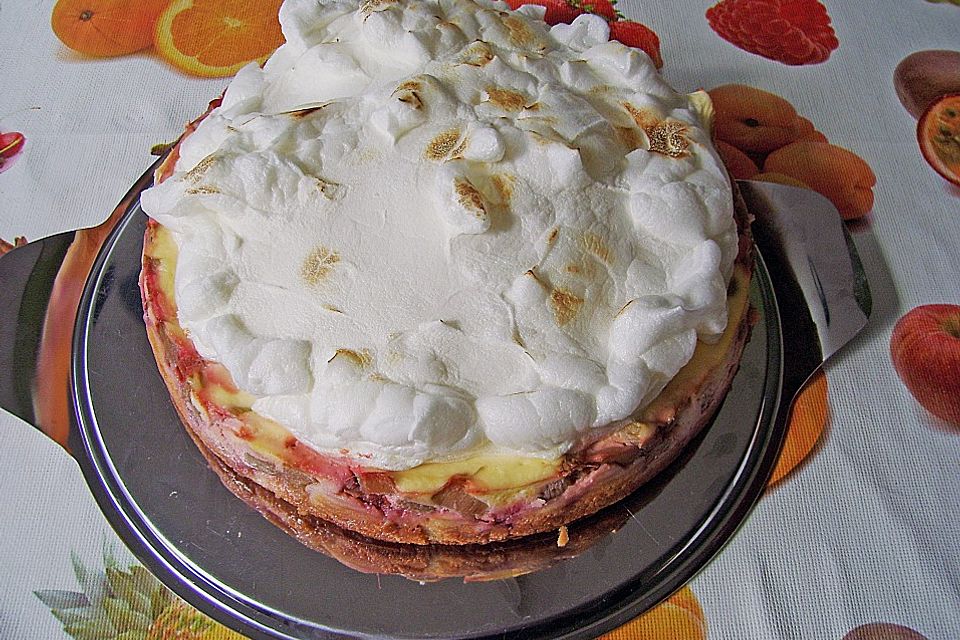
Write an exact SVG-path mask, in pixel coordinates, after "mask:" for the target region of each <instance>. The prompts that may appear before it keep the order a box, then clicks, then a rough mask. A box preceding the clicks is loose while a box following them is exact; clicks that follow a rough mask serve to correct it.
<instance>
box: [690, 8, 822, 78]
mask: <svg viewBox="0 0 960 640" xmlns="http://www.w3.org/2000/svg"><path fill="white" fill-rule="evenodd" d="M707 22H709V23H710V27H711V28H712V29H713V30H714V31H716V32H717V35H719V36H720V37H721V38H723V39H724V40H726V41H727V42H730V43H731V44H733V45H734V46H735V47H738V48H740V49H743V50H744V51H749V52H750V53H755V54H757V55H759V56H763V57H764V58H768V59H770V60H775V61H777V62H782V63H783V64H788V65H802V64H817V63H820V62H823V61H825V60H826V59H827V58H829V57H830V53H831V52H832V51H833V50H834V49H836V48H837V47H838V46H840V42H839V41H838V40H837V36H836V34H835V33H834V31H833V27H832V26H831V24H830V16H829V15H828V14H827V8H826V7H824V6H823V4H821V3H820V2H819V0H721V2H718V3H717V4H716V5H714V6H713V7H711V8H709V9H707Z"/></svg>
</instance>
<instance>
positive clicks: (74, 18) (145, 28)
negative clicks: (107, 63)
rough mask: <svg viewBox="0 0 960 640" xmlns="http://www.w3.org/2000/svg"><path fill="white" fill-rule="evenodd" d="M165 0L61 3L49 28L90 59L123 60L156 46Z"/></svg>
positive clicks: (58, 4) (71, 1)
mask: <svg viewBox="0 0 960 640" xmlns="http://www.w3.org/2000/svg"><path fill="white" fill-rule="evenodd" d="M166 4H167V3H166V0H59V2H57V4H56V5H55V6H54V7H53V12H52V13H51V14H50V26H51V27H52V28H53V33H54V34H55V35H56V36H57V38H59V39H60V41H61V42H62V43H63V44H65V45H67V46H68V47H70V48H71V49H73V50H74V51H77V52H79V53H83V54H86V55H88V56H96V57H110V56H122V55H124V54H127V53H133V52H134V51H139V50H141V49H146V48H147V47H149V46H150V45H151V44H153V25H154V24H155V23H156V21H157V16H159V15H160V12H161V11H163V8H164V7H165V6H166Z"/></svg>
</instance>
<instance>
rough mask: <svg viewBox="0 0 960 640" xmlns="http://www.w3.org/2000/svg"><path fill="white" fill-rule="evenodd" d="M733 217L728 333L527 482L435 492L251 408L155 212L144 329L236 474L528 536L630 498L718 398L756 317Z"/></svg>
mask: <svg viewBox="0 0 960 640" xmlns="http://www.w3.org/2000/svg"><path fill="white" fill-rule="evenodd" d="M737 219H738V225H739V226H740V227H741V248H740V254H739V255H738V258H737V262H736V269H735V273H734V277H733V278H732V280H731V286H730V296H729V308H730V318H731V321H730V324H729V326H728V329H727V331H726V332H725V333H724V335H723V337H722V338H721V340H720V341H719V342H718V343H717V344H715V345H706V344H701V345H699V353H697V354H695V356H694V358H693V359H692V360H691V362H690V363H689V364H688V365H687V366H686V367H684V369H682V370H681V372H680V373H679V374H678V375H677V377H676V378H675V379H674V380H673V381H672V382H671V383H670V384H669V385H668V386H667V387H666V388H665V389H664V391H663V392H662V393H661V394H660V396H658V398H657V399H655V400H654V401H653V402H652V403H650V404H649V405H648V406H647V407H644V408H643V409H642V410H640V411H639V412H637V414H636V415H635V416H632V417H631V419H630V420H628V421H626V422H625V424H624V425H622V426H620V427H619V428H613V429H611V430H608V431H607V432H606V433H605V434H603V435H602V436H600V437H595V438H593V439H590V440H585V441H583V442H581V443H579V444H578V445H577V446H576V447H574V448H573V449H571V451H569V452H568V453H567V454H565V455H564V456H563V457H562V458H560V459H558V460H556V461H553V462H552V463H551V464H543V460H542V459H539V458H535V459H533V462H534V465H535V467H536V468H537V469H543V470H544V473H545V475H543V477H536V475H537V474H534V479H533V481H531V482H528V483H527V484H525V485H522V486H515V487H506V488H503V487H500V488H498V491H496V492H491V491H490V490H489V488H488V487H485V486H483V485H482V484H480V483H477V482H475V481H474V479H473V478H471V477H470V476H469V475H461V474H454V475H451V476H449V477H447V478H445V479H443V481H442V485H441V486H440V489H439V490H435V491H433V492H432V493H430V494H428V495H424V494H422V493H419V492H407V493H404V492H402V491H399V490H398V489H397V483H396V481H395V480H394V477H395V476H396V475H398V472H392V471H387V470H382V469H376V468H365V467H363V466H360V465H357V464H356V462H355V461H353V460H351V459H349V458H346V457H339V458H338V457H335V456H329V455H324V454H321V453H319V452H316V451H314V450H312V449H311V448H310V447H309V446H308V445H305V444H303V443H302V442H300V441H299V440H298V439H297V438H296V437H295V436H294V435H293V434H291V433H290V432H289V431H287V430H286V429H284V428H283V427H282V426H281V425H279V424H277V423H275V422H273V421H271V420H269V419H266V418H263V417H262V416H259V415H257V414H256V413H255V412H254V411H252V410H250V409H249V406H245V405H249V404H250V403H249V400H247V401H244V398H243V396H244V394H243V393H242V392H241V391H239V390H238V389H237V388H236V386H235V385H234V384H233V382H232V380H231V379H230V375H229V373H228V372H227V371H226V370H225V369H224V368H223V367H222V366H221V365H219V364H217V363H213V362H210V361H207V360H204V359H203V358H202V357H200V356H199V354H198V353H197V352H196V350H195V348H194V347H193V345H192V344H191V342H190V340H189V338H188V336H187V335H186V334H185V333H184V332H183V330H182V328H181V327H180V326H179V325H178V324H177V320H176V303H175V301H174V298H173V296H172V278H173V273H174V271H175V269H176V257H175V248H174V247H173V246H172V243H171V242H170V241H169V238H167V239H164V231H163V228H162V227H161V226H160V225H158V224H156V223H155V222H153V221H151V222H150V225H149V228H148V230H147V234H146V237H145V244H144V265H143V271H142V275H141V289H142V292H143V298H144V308H145V310H146V314H145V319H146V327H147V334H148V337H149V338H150V343H151V346H152V347H153V350H154V353H155V355H156V357H157V362H158V363H159V364H160V371H161V374H162V375H163V378H164V381H165V382H166V384H167V387H168V389H169V390H170V393H171V397H172V399H173V401H174V405H175V407H176V409H177V411H178V413H179V415H180V417H181V419H182V421H183V422H184V424H185V425H186V426H187V428H188V429H190V431H191V432H192V433H193V434H194V436H195V437H196V438H198V439H199V440H200V441H201V442H202V443H203V445H204V447H205V448H206V449H207V450H208V451H209V452H210V453H211V454H212V455H215V456H216V457H217V458H218V459H219V460H220V461H221V462H222V463H223V464H224V465H225V466H227V467H229V468H230V469H232V470H233V472H234V473H236V474H237V475H238V476H240V477H243V478H246V479H249V480H251V481H253V482H255V483H256V484H258V485H260V486H262V487H263V488H264V489H266V490H267V491H270V492H271V493H272V494H273V495H275V496H277V497H278V498H279V499H281V500H283V501H284V502H286V503H289V504H291V505H294V506H295V508H296V509H297V510H298V511H299V512H300V513H302V514H305V515H311V516H315V517H318V518H321V519H323V520H327V521H330V522H333V523H335V524H337V525H339V526H341V527H343V528H345V529H349V530H352V531H357V532H359V533H362V534H363V535H366V536H370V537H373V538H377V539H381V540H389V541H394V542H405V543H416V544H429V543H441V544H469V543H484V542H491V541H495V540H504V539H508V538H514V537H520V536H526V535H530V534H533V533H538V532H543V531H548V530H550V529H554V528H557V527H559V526H561V525H563V524H566V523H569V522H571V521H573V520H576V519H578V518H581V517H583V516H586V515H589V514H592V513H594V512H596V511H598V510H599V509H601V508H602V507H604V506H606V505H608V504H612V503H613V502H616V501H617V500H620V499H622V498H623V497H625V496H627V495H628V494H630V493H631V492H632V491H634V490H635V489H636V488H638V487H639V486H641V485H642V484H643V483H645V482H646V481H647V480H649V479H650V478H652V477H653V476H654V475H656V474H657V473H659V472H660V471H661V470H662V469H663V468H664V467H666V466H667V465H668V464H669V463H670V462H671V461H672V460H673V459H674V458H675V457H676V456H677V455H678V454H679V453H680V451H681V450H682V449H683V447H684V446H685V445H686V444H687V443H688V442H689V441H690V440H691V439H692V438H693V437H695V435H696V434H697V433H699V431H700V430H701V429H702V428H703V427H704V426H705V425H706V424H707V423H708V422H709V420H710V419H711V418H712V416H713V415H714V413H715V411H716V410H717V409H718V408H719V406H720V404H721V403H722V401H723V398H724V397H725V395H726V391H727V389H728V388H729V385H730V383H731V381H732V379H733V376H734V374H735V373H736V370H737V367H738V365H739V360H740V356H741V354H742V351H743V348H744V346H745V344H746V342H747V341H748V339H749V333H750V328H751V326H752V324H753V322H754V314H753V312H752V309H751V308H750V306H749V298H748V290H749V283H750V278H751V274H752V265H753V253H752V252H753V247H752V243H751V241H750V236H749V227H748V222H747V214H746V212H745V211H744V209H743V207H742V203H741V204H740V205H739V206H738V216H737ZM502 464H503V465H504V466H506V467H509V466H512V465H515V464H517V459H516V458H510V457H506V458H504V459H503V461H502ZM399 473H400V474H402V473H404V472H399ZM506 474H507V476H509V471H507V472H506ZM526 479H529V478H526Z"/></svg>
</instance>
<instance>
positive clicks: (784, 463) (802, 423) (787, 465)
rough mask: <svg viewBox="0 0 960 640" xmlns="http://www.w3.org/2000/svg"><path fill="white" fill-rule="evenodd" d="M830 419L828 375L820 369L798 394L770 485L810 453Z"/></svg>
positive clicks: (780, 478)
mask: <svg viewBox="0 0 960 640" xmlns="http://www.w3.org/2000/svg"><path fill="white" fill-rule="evenodd" d="M829 419H830V406H829V403H828V398H827V376H826V375H824V373H823V371H818V372H817V373H816V375H814V376H813V377H812V378H811V379H810V381H809V382H807V384H806V386H805V387H804V388H803V389H802V390H801V391H800V395H798V396H797V401H796V402H795V403H794V405H793V413H792V414H791V415H790V426H789V431H787V440H786V442H784V443H783V451H781V452H780V458H779V459H778V460H777V466H776V467H775V468H774V469H773V475H771V476H770V480H769V482H767V486H768V487H769V486H772V485H774V484H776V483H777V482H780V480H782V479H783V478H784V477H785V476H786V475H787V474H789V473H790V472H791V471H793V470H794V469H795V468H796V467H797V465H799V464H800V463H801V462H803V459H804V458H806V457H807V456H808V455H810V452H811V451H812V450H813V447H814V446H815V445H816V444H817V441H818V440H819V439H820V436H821V435H822V434H823V430H824V429H825V428H826V426H827V422H828V421H829Z"/></svg>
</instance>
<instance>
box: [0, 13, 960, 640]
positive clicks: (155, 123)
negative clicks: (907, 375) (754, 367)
mask: <svg viewBox="0 0 960 640" xmlns="http://www.w3.org/2000/svg"><path fill="white" fill-rule="evenodd" d="M711 4H713V2H709V1H706V0H683V2H678V1H669V0H643V1H642V2H641V1H638V0H622V1H621V2H620V4H619V5H618V6H619V8H620V10H621V11H623V12H624V13H625V14H626V15H627V16H628V17H632V18H636V19H639V20H642V21H644V22H646V23H647V24H649V25H651V26H652V27H654V28H655V29H656V30H657V31H658V32H659V33H660V35H661V38H662V40H663V57H664V59H665V60H666V66H665V67H664V69H663V73H664V74H665V75H666V77H667V78H668V79H669V80H670V81H671V82H672V83H673V84H674V85H675V86H676V87H677V88H679V89H682V90H694V89H697V88H710V87H713V86H716V85H719V84H723V83H728V82H739V83H745V84H751V85H755V86H758V87H761V88H764V89H767V90H769V91H773V92H775V93H777V94H779V95H782V96H784V97H785V98H787V99H788V100H789V101H790V102H792V103H793V104H794V105H795V106H796V108H797V110H798V111H799V112H800V113H801V114H802V115H804V116H806V117H807V118H809V119H810V120H812V121H813V122H814V123H815V124H816V125H817V128H818V129H820V130H821V131H823V132H824V133H825V134H826V135H827V136H828V138H829V139H830V141H831V142H832V143H834V144H837V145H840V146H844V147H847V148H849V149H851V150H853V151H855V152H856V153H858V154H859V155H861V156H862V157H863V158H864V159H866V160H867V161H868V163H869V164H870V165H871V166H872V167H873V169H874V171H875V172H876V175H877V179H878V183H877V187H876V190H875V193H876V205H875V208H874V211H873V214H872V215H871V217H870V219H869V224H867V225H860V226H858V227H857V228H856V230H855V233H854V237H855V240H856V244H857V247H858V248H859V250H860V253H861V256H862V258H863V261H864V266H865V268H866V271H867V274H868V276H869V279H870V284H871V287H872V290H873V296H874V315H873V319H872V321H871V323H870V325H869V327H868V328H867V329H866V330H865V331H864V333H863V335H861V336H860V337H859V338H858V339H857V340H855V342H854V343H853V344H851V345H850V346H849V347H848V348H846V349H845V350H843V351H842V352H841V353H840V354H839V355H838V356H837V357H836V358H835V359H834V360H832V361H831V362H830V364H829V366H828V379H829V385H830V398H831V410H832V422H831V426H830V429H829V432H828V433H827V434H826V435H825V436H824V440H823V442H822V443H821V445H820V447H819V450H818V451H817V453H816V455H815V456H814V457H813V458H812V459H811V461H810V462H809V464H807V465H806V466H804V467H803V468H802V469H800V470H799V471H798V472H797V473H795V474H794V476H793V477H791V478H790V479H789V480H788V481H786V482H784V483H782V485H781V486H779V487H778V488H776V489H774V490H772V491H770V492H769V493H768V495H767V496H766V497H764V499H763V500H762V501H761V503H760V504H759V506H758V508H757V509H756V510H755V511H754V513H753V515H752V516H751V517H750V518H749V520H748V522H747V523H746V524H745V526H744V527H743V529H742V530H741V532H740V533H739V534H738V535H737V536H736V537H735V538H734V540H733V541H732V542H731V543H730V545H729V546H728V547H727V548H726V549H725V550H724V551H723V553H722V554H721V555H720V556H719V557H718V558H717V559H716V560H715V561H714V562H713V563H712V564H710V565H709V566H708V567H707V568H706V569H705V570H704V571H703V572H702V573H701V574H700V575H699V576H698V577H697V578H696V579H695V580H694V581H693V583H692V588H693V591H694V593H695V594H696V596H697V598H698V599H699V601H700V603H701V604H702V606H703V608H704V611H705V617H706V620H707V624H708V628H709V637H710V638H719V639H728V638H729V639H740V638H769V639H784V638H828V639H836V640H840V639H841V638H842V637H843V635H844V634H845V633H847V632H848V631H849V630H850V629H852V628H854V627H856V626H857V625H859V624H863V623H866V622H877V621H884V622H894V623H898V624H903V625H906V626H909V627H911V628H913V629H916V630H917V631H919V632H921V633H923V634H924V635H926V636H927V637H928V638H930V639H931V640H949V639H952V638H957V637H960V430H958V429H955V428H951V427H949V426H947V425H945V424H943V423H940V422H938V421H937V420H935V419H934V418H932V417H930V416H929V414H927V413H926V412H925V411H924V410H923V409H922V408H920V406H919V405H918V404H917V403H916V402H915V401H914V400H913V399H912V397H911V396H910V395H909V394H908V392H907V391H906V389H905V388H904V387H903V386H902V384H901V383H900V382H899V380H898V379H897V377H896V374H895V373H894V370H893V368H892V366H891V363H890V358H889V350H888V349H889V348H888V345H889V338H890V332H891V330H892V327H893V324H894V322H895V321H896V320H897V318H898V317H900V315H902V314H903V313H905V312H906V311H907V310H909V309H910V308H912V307H914V306H916V305H919V304H924V303H933V302H951V303H955V304H956V303H960V276H958V265H960V258H958V254H960V190H958V189H956V188H953V187H951V186H949V185H948V184H947V183H946V182H945V181H944V180H943V179H941V178H940V177H939V176H937V175H936V174H935V173H934V172H933V171H932V170H930V168H929V167H928V166H927V165H926V164H925V163H924V161H923V160H922V158H921V156H920V153H919V151H918V148H917V144H916V139H915V133H914V131H915V122H914V120H913V118H912V117H911V116H910V115H909V114H908V113H907V112H906V111H905V110H904V109H903V108H902V107H901V105H900V104H899V102H898V101H897V97H896V95H895V94H894V91H893V86H892V74H893V69H894V67H895V66H896V64H897V63H898V62H899V61H900V60H901V59H902V58H903V57H905V56H906V55H907V54H909V53H911V52H913V51H916V50H918V49H936V48H943V49H958V48H960V7H955V6H953V5H950V4H931V3H928V2H925V1H924V0H883V1H881V0H826V1H825V4H826V5H827V7H828V9H829V11H830V14H831V16H832V18H833V23H834V27H835V29H836V32H837V36H838V38H839V40H840V49H839V50H838V51H836V52H834V54H833V56H832V57H831V59H830V60H829V61H827V62H826V63H823V64H820V65H815V66H808V67H787V66H784V65H782V64H779V63H776V62H772V61H768V60H765V59H763V58H760V57H758V56H755V55H751V54H748V53H746V52H743V51H741V50H739V49H736V48H734V47H733V46H731V45H730V44H729V43H727V42H725V41H723V40H721V39H720V38H718V37H717V36H716V34H715V33H713V32H712V31H711V30H710V28H709V26H708V24H707V22H706V20H705V19H704V12H705V10H706V9H707V8H708V7H709V6H710V5H711ZM52 5H53V1H52V0H16V1H12V0H7V1H5V2H3V3H2V7H0V60H2V61H3V62H2V66H0V82H2V85H0V86H2V88H0V130H2V131H10V130H16V131H22V132H24V133H25V134H26V136H27V143H26V144H27V146H26V149H25V152H24V153H23V155H22V157H21V158H20V159H19V161H18V163H17V164H16V165H15V166H14V167H12V168H11V169H10V170H8V171H7V172H5V173H3V174H2V175H0V236H2V237H4V238H7V239H12V237H13V236H15V235H21V234H22V235H26V236H27V237H28V238H30V239H36V238H40V237H43V236H46V235H49V234H53V233H57V232H59V231H63V230H68V229H74V228H77V227H82V226H88V225H94V224H96V223H98V222H100V221H101V220H102V219H103V218H104V217H105V216H106V214H107V213H109V212H110V211H111V209H112V208H113V206H114V204H115V203H116V202H117V201H118V200H119V199H120V197H121V196H123V194H124V193H125V192H126V190H127V188H128V187H129V186H130V184H131V183H132V182H133V181H134V180H135V179H136V178H137V177H138V176H139V175H140V174H141V173H142V172H143V171H144V169H145V168H146V167H147V166H148V165H149V164H150V163H151V162H152V158H151V157H150V155H149V150H150V147H151V146H152V145H154V144H155V143H158V142H162V141H169V140H172V139H174V138H176V137H177V135H178V134H179V133H180V131H181V129H182V127H183V124H184V123H185V122H186V121H187V120H189V119H192V118H193V117H195V116H196V115H198V114H199V113H200V112H202V111H203V110H204V108H205V106H206V103H207V101H208V100H209V99H210V98H212V97H214V96H216V95H218V94H219V92H220V91H221V90H222V88H223V87H224V86H225V83H226V81H225V80H200V79H195V78H190V77H187V76H184V75H181V74H180V73H178V72H176V71H174V70H172V69H171V68H170V67H169V66H167V65H166V64H165V63H163V62H161V61H160V60H159V59H158V58H157V57H156V56H155V55H154V54H152V53H149V52H147V53H140V54H134V55H131V56H127V57H122V58H117V59H112V60H108V61H102V60H89V59H84V58H82V57H80V56H78V55H76V54H74V53H72V52H70V51H69V50H67V49H65V48H64V47H63V46H62V45H61V44H60V43H59V42H58V41H57V40H56V39H55V37H54V35H53V33H52V31H51V29H50V26H49V16H50V11H51V8H52ZM32 107H37V109H32ZM0 430H2V433H3V446H2V447H0V486H2V487H3V488H4V490H3V491H2V493H0V523H2V524H0V637H2V638H60V637H66V636H65V634H64V633H63V632H62V631H61V629H60V624H59V623H58V622H57V621H56V620H55V619H54V618H53V617H52V616H51V615H50V613H49V611H48V610H47V608H46V607H45V606H44V605H43V604H42V603H41V602H40V601H39V600H38V599H37V598H36V597H35V596H34V595H33V594H32V591H33V590H36V589H41V588H42V589H57V588H60V589H76V588H77V584H76V580H75V578H74V576H73V572H72V570H71V565H70V553H71V551H72V550H73V551H75V552H76V553H77V554H78V555H79V556H80V557H82V558H84V559H86V560H87V561H89V562H91V563H96V562H97V561H98V559H99V556H100V552H101V548H102V546H103V544H104V543H105V541H106V542H107V543H112V542H111V541H114V540H115V539H116V538H115V536H114V534H113V533H112V531H111V530H110V529H109V527H108V526H107V524H106V522H105V520H104V519H103V517H102V515H101V514H100V512H99V511H98V509H97V507H96V505H95V503H94V501H93V499H92V497H91V496H90V494H89V492H88V490H87V489H86V486H85V485H84V483H83V480H82V478H81V475H80V473H79V470H78V469H77V467H76V465H75V463H74V462H73V460H72V459H70V458H69V457H68V456H67V455H66V454H65V453H63V452H62V451H61V450H60V449H59V447H58V446H56V445H54V444H52V443H50V442H48V441H46V440H45V438H44V437H43V436H42V435H40V434H39V433H37V432H35V431H34V430H33V429H31V428H30V427H29V426H28V425H26V424H24V423H22V422H21V421H19V420H18V419H16V418H14V417H12V416H11V415H9V414H7V413H5V412H0ZM116 544H118V545H119V543H116Z"/></svg>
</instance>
